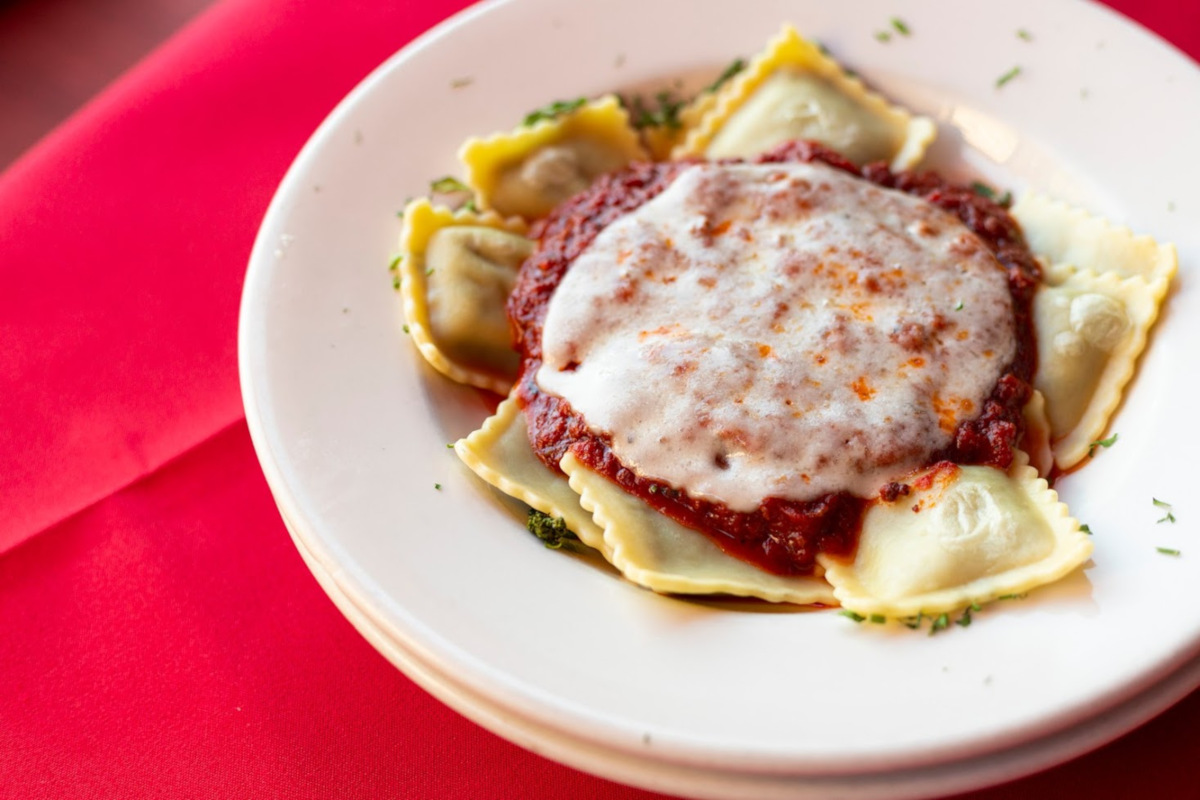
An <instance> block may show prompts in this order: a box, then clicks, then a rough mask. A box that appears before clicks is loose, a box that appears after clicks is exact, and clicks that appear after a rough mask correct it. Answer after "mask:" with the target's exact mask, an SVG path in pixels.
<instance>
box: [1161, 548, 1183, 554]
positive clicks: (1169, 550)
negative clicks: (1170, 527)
mask: <svg viewBox="0 0 1200 800" xmlns="http://www.w3.org/2000/svg"><path fill="white" fill-rule="evenodd" d="M1154 549H1155V550H1157V551H1158V552H1160V553H1162V554H1163V555H1164V556H1179V555H1183V554H1182V553H1181V552H1179V551H1178V550H1176V549H1175V548H1173V547H1156V548H1154Z"/></svg>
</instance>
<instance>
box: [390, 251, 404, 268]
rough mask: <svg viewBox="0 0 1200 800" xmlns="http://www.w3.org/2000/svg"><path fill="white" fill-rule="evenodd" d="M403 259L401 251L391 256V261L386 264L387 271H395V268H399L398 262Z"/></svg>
mask: <svg viewBox="0 0 1200 800" xmlns="http://www.w3.org/2000/svg"><path fill="white" fill-rule="evenodd" d="M403 260H404V254H403V253H401V254H400V255H398V256H396V257H395V258H393V259H392V261H391V263H390V264H388V272H395V271H396V270H398V269H400V262H401V261H403Z"/></svg>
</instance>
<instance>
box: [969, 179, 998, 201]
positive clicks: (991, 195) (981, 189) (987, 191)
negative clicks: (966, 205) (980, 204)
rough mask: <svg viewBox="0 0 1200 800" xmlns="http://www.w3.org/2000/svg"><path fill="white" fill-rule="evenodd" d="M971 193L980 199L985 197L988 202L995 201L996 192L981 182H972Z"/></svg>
mask: <svg viewBox="0 0 1200 800" xmlns="http://www.w3.org/2000/svg"><path fill="white" fill-rule="evenodd" d="M971 191H972V192H974V193H975V194H977V195H979V196H980V197H986V198H987V199H988V200H995V199H996V190H995V189H993V188H992V187H990V186H988V185H987V184H986V183H984V182H983V181H973V182H972V183H971Z"/></svg>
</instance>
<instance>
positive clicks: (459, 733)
mask: <svg viewBox="0 0 1200 800" xmlns="http://www.w3.org/2000/svg"><path fill="white" fill-rule="evenodd" d="M463 5H465V2H464V0H435V1H434V2H426V3H419V2H413V0H405V1H404V2H392V3H384V2H379V1H376V2H370V0H362V1H361V2H334V0H321V1H320V2H317V1H316V0H314V1H313V2H306V3H295V2H287V0H225V2H223V3H220V4H218V5H216V6H214V7H213V8H212V9H211V10H210V11H209V12H208V13H206V14H204V15H203V16H202V17H201V18H199V19H198V20H197V21H196V22H195V23H194V24H192V25H191V26H190V27H188V28H187V29H186V30H184V31H183V32H182V33H181V34H179V35H178V36H176V37H175V38H174V39H173V40H171V41H170V42H169V43H168V44H166V45H165V46H164V47H163V48H161V49H160V50H159V51H157V52H156V53H154V54H153V55H151V56H150V57H149V58H148V59H146V60H145V61H144V62H143V63H142V64H141V65H139V66H138V67H137V68H136V69H134V70H133V71H132V72H130V73H129V74H128V75H126V76H125V77H124V78H123V79H121V80H120V81H118V82H117V83H116V84H115V85H113V86H112V87H111V88H110V89H109V90H107V91H106V92H104V93H103V94H102V95H100V96H99V97H98V98H96V99H95V101H94V102H92V103H91V104H90V105H88V106H87V107H86V108H84V109H83V110H82V111H80V112H79V113H78V114H76V115H75V116H74V117H73V118H72V119H71V120H70V121H68V122H67V123H66V124H65V125H63V126H62V127H61V128H60V129H59V130H57V131H56V132H55V133H54V134H52V135H51V136H49V137H48V138H47V139H46V140H44V141H43V142H42V143H41V144H40V145H39V146H38V147H37V148H35V149H34V150H33V151H31V152H30V153H29V154H27V156H26V157H25V158H24V159H22V160H21V161H19V162H18V163H17V164H15V165H14V166H13V167H12V168H11V169H9V170H8V171H7V172H6V173H4V174H3V175H0V632H2V633H0V636H2V643H0V795H3V796H5V797H14V798H33V797H72V798H75V797H105V798H109V797H122V798H132V797H249V796H254V797H289V798H291V797H296V798H301V797H303V798H309V797H338V798H356V797H361V798H379V797H422V798H458V797H472V798H487V797H495V798H509V797H572V798H587V797H597V798H599V797H604V798H649V797H653V796H655V795H651V794H649V793H646V792H642V791H639V790H635V789H629V788H624V787H620V786H617V785H615V784H612V783H609V782H607V781H604V780H602V779H600V778H595V777H591V776H587V775H583V774H581V773H578V772H575V771H574V770H571V769H569V768H566V767H563V766H559V765H557V764H554V763H551V762H549V761H546V760H544V759H542V758H540V757H538V756H535V755H532V754H530V753H527V752H525V751H523V750H520V749H518V748H517V747H515V746H513V745H510V744H508V743H507V742H504V741H502V740H501V739H499V738H497V737H495V736H493V735H492V734H490V733H487V732H486V731H484V730H482V729H480V728H479V727H477V726H475V725H474V724H472V723H470V722H468V721H466V720H465V719H463V718H461V717H459V716H458V715H457V714H455V713H454V712H452V711H450V710H448V709H447V708H445V707H444V706H442V705H441V704H439V703H438V702H437V701H435V700H433V699H432V698H431V697H429V696H428V695H426V694H425V693H424V692H422V691H421V690H419V689H417V688H416V687H415V686H414V685H413V684H412V683H411V682H410V681H408V680H407V679H406V678H405V677H404V676H403V675H401V674H400V673H399V672H397V671H396V670H395V669H394V668H393V667H391V666H390V665H389V664H388V663H387V662H386V661H384V660H383V658H382V657H380V656H379V655H378V654H376V653H375V651H374V650H372V649H371V648H370V647H369V646H368V645H367V644H366V642H365V641H363V640H362V638H361V637H360V636H359V635H358V634H357V633H356V632H355V631H354V630H353V629H352V628H351V627H350V625H349V623H347V622H346V621H345V620H344V619H343V618H342V617H341V616H340V614H339V613H338V612H337V610H336V609H335V608H334V606H333V605H332V604H331V603H330V602H329V601H328V600H327V599H326V597H325V596H324V595H323V594H322V592H321V590H320V589H319V588H318V586H317V584H316V582H315V581H314V580H313V578H312V577H311V575H310V574H309V573H308V571H307V570H306V568H305V567H304V565H303V563H302V562H301V560H300V557H299V555H298V554H297V553H296V551H295V550H294V548H293V547H292V545H291V542H290V540H289V539H288V536H287V533H286V531H285V530H284V527H283V524H282V522H281V521H280V519H279V516H278V514H277V512H276V510H275V507H274V505H273V503H272V500H271V496H270V493H269V492H268V490H267V486H266V483H265V482H264V480H263V477H262V474H261V473H260V471H259V469H258V465H257V463H256V461H255V458H254V453H253V451H252V449H251V446H250V441H249V437H248V435H247V432H246V426H245V424H244V421H243V414H242V407H241V400H240V397H239V393H238V384H237V368H236V359H235V338H236V315H237V309H238V301H239V296H240V290H241V282H242V277H243V272H244V269H245V264H246V260H247V256H248V253H249V250H250V245H251V242H252V240H253V237H254V233H255V230H256V228H257V226H258V223H259V220H260V219H261V217H262V214H263V212H264V210H265V209H266V206H267V203H268V201H269V199H270V197H271V194H272V192H273V191H274V189H275V187H276V185H277V183H278V182H279V180H280V178H281V177H282V176H283V173H284V171H285V170H286V168H287V166H288V164H289V162H290V161H291V159H292V158H293V157H294V155H295V154H296V152H297V151H298V150H299V148H300V146H301V145H302V144H303V142H304V140H305V139H306V138H307V137H308V135H309V134H310V133H311V132H312V130H313V129H314V128H315V126H316V125H317V124H318V123H319V122H320V120H321V119H322V118H323V116H324V115H325V114H326V113H327V112H328V111H329V109H330V108H332V106H333V105H334V104H335V103H336V102H337V101H338V100H339V99H340V98H341V96H342V95H343V94H345V93H346V92H347V91H348V90H349V89H350V88H351V87H352V86H353V85H354V84H355V83H356V82H357V81H358V80H359V79H361V78H362V77H363V76H364V75H365V74H366V73H367V72H368V71H369V70H370V69H371V68H372V67H374V66H375V65H376V64H377V63H379V62H380V61H382V60H383V59H384V58H386V57H387V56H388V55H389V54H390V53H391V52H393V51H394V50H396V49H397V48H399V47H401V46H402V45H404V44H405V43H406V42H408V41H409V40H410V39H412V38H413V37H414V36H416V35H417V34H419V33H421V32H422V31H424V30H425V29H426V28H428V27H430V26H431V25H433V24H434V23H436V22H438V21H439V20H441V19H442V18H444V17H445V16H447V15H449V14H450V13H452V12H453V11H456V10H458V8H460V7H461V6H463ZM1110 5H1112V6H1113V7H1115V8H1117V9H1118V10H1121V11H1123V12H1124V13H1126V14H1129V15H1130V16H1132V17H1134V18H1135V19H1137V20H1139V21H1141V22H1142V23H1143V24H1145V25H1147V26H1148V27H1150V28H1151V29H1153V30H1155V31H1157V32H1159V33H1160V34H1161V35H1163V36H1164V37H1166V38H1167V39H1168V40H1170V41H1172V42H1174V43H1175V44H1176V45H1177V46H1179V47H1180V48H1181V49H1183V50H1184V51H1185V52H1188V53H1190V54H1191V55H1192V56H1193V57H1196V56H1200V4H1197V3H1194V2H1193V3H1186V4H1185V3H1182V2H1179V1H1178V0H1154V1H1153V2H1149V0H1148V1H1147V2H1144V3H1137V2H1135V1H1134V0H1112V1H1111V2H1110ZM1185 6H1186V7H1185ZM1186 100H1187V101H1188V102H1198V101H1200V98H1186ZM1198 727H1200V695H1196V694H1194V695H1192V696H1191V697H1190V698H1188V699H1187V700H1185V701H1184V702H1182V703H1181V704H1180V705H1178V706H1176V707H1175V708H1174V709H1172V710H1171V711H1169V712H1167V713H1166V714H1164V715H1162V716H1161V717H1160V718H1158V719H1157V720H1155V721H1153V722H1152V723H1150V724H1148V725H1146V726H1145V727H1143V728H1142V729H1140V730H1138V731H1135V732H1134V733H1132V734H1130V735H1128V736H1126V737H1124V738H1122V739H1121V740H1119V741H1117V742H1115V743H1113V744H1111V745H1109V746H1107V747H1105V748H1103V749H1101V750H1099V751H1097V752H1095V753H1092V754H1090V755H1088V756H1085V757H1083V758H1080V759H1078V760H1076V761H1074V762H1072V763H1070V764H1067V765H1064V766H1062V767H1059V768H1057V769H1054V770H1051V771H1049V772H1046V773H1043V774H1041V775H1037V776H1034V777H1031V778H1027V779H1024V780H1021V781H1018V782H1016V783H1013V784H1010V785H1008V786H1003V787H998V788H994V789H990V790H986V791H982V792H978V793H976V794H973V795H971V797H974V798H977V799H978V800H982V799H983V798H993V799H994V798H1017V797H1020V798H1050V797H1058V796H1063V795H1066V796H1076V795H1078V796H1085V795H1086V796H1088V797H1097V798H1116V797H1127V796H1134V795H1135V794H1136V795H1139V796H1149V797H1180V796H1189V797H1200V778H1197V777H1196V775H1195V771H1194V768H1193V764H1194V762H1193V761H1192V759H1198V758H1200V735H1197V734H1196V733H1195V731H1196V730H1197V729H1198Z"/></svg>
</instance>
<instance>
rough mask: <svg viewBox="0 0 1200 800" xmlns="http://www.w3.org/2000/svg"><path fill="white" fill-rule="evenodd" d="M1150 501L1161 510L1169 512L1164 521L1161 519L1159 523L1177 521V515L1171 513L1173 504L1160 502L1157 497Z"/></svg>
mask: <svg viewBox="0 0 1200 800" xmlns="http://www.w3.org/2000/svg"><path fill="white" fill-rule="evenodd" d="M1150 499H1151V500H1153V501H1154V505H1156V506H1158V507H1159V508H1165V509H1166V510H1167V515H1166V516H1165V517H1163V518H1162V519H1160V520H1159V522H1174V521H1175V515H1174V514H1173V513H1172V512H1171V504H1170V503H1168V502H1165V501H1163V500H1159V499H1158V498H1156V497H1151V498H1150Z"/></svg>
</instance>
